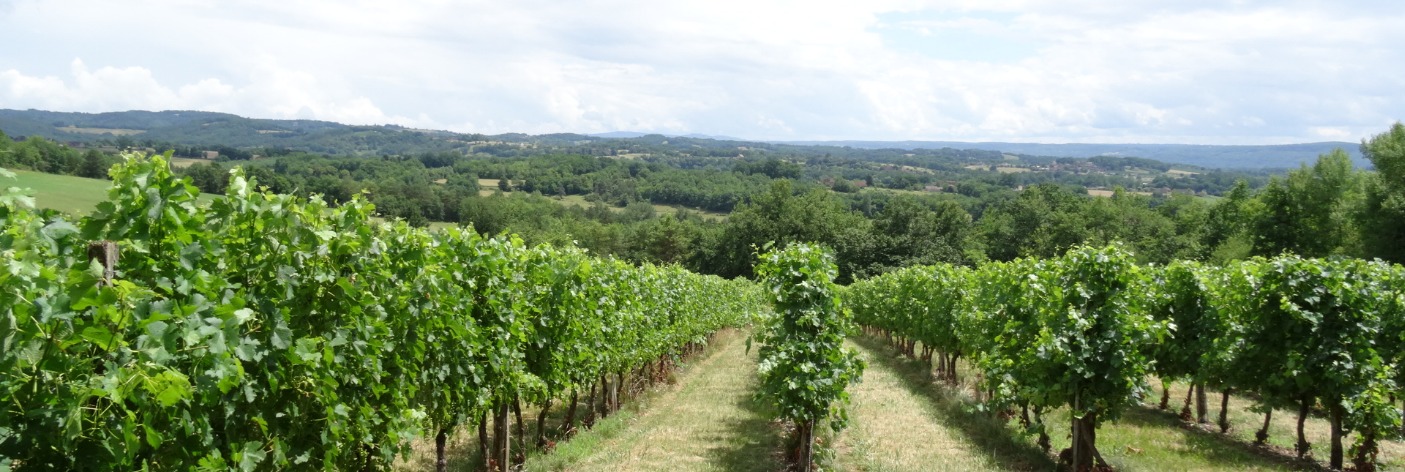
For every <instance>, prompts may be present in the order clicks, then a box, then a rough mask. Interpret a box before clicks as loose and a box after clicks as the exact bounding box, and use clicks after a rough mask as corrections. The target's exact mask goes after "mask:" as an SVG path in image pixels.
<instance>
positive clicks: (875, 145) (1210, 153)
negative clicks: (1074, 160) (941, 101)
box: [784, 141, 1371, 169]
mask: <svg viewBox="0 0 1405 472" xmlns="http://www.w3.org/2000/svg"><path fill="white" fill-rule="evenodd" d="M784 144H795V145H802V146H847V147H853V148H859V149H941V148H951V149H979V150H985V151H1000V152H1005V153H1010V154H1024V155H1030V156H1050V157H1096V156H1110V157H1140V158H1146V159H1155V160H1158V161H1162V162H1170V163H1175V164H1186V165H1193V166H1197V167H1203V168H1207V169H1284V168H1291V167H1297V166H1298V165H1299V164H1304V163H1311V162H1312V161H1313V160H1314V159H1316V158H1317V156H1318V155H1319V154H1326V153H1329V152H1332V150H1333V149H1342V150H1344V151H1346V152H1347V153H1348V154H1350V155H1351V157H1352V161H1353V162H1354V163H1355V164H1356V165H1357V166H1358V167H1369V166H1370V165H1371V163H1370V161H1367V160H1366V158H1365V157H1363V156H1362V155H1361V151H1360V149H1359V148H1360V145H1359V144H1354V143H1347V142H1321V143H1303V144H1280V145H1209V144H1076V143H1075V144H1043V143H1002V142H979V143H971V142H959V141H792V142H785V143H784Z"/></svg>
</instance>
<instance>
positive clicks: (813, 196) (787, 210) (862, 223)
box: [704, 180, 869, 282]
mask: <svg viewBox="0 0 1405 472" xmlns="http://www.w3.org/2000/svg"><path fill="white" fill-rule="evenodd" d="M868 224H869V221H868V220H867V219H866V218H864V217H863V216H862V215H859V214H856V213H853V212H850V211H849V210H848V209H847V208H845V207H844V204H843V202H841V201H839V200H838V199H836V198H835V197H834V196H833V194H831V193H829V192H826V191H824V190H822V189H818V188H816V189H811V190H809V191H806V192H803V193H800V194H795V193H794V191H793V187H792V186H791V182H790V181H789V180H777V181H775V182H773V183H772V185H771V189H770V190H769V191H766V192H763V193H761V194H758V195H755V196H753V197H752V198H751V199H750V201H748V202H747V203H744V204H742V205H741V206H738V207H737V210H736V211H735V212H733V213H732V215H731V216H730V217H728V218H727V223H726V226H725V227H724V229H723V233H722V235H721V236H720V237H719V238H718V239H717V240H716V243H717V244H718V245H719V246H718V247H717V248H716V249H715V251H716V255H717V256H718V257H715V258H713V259H714V260H713V261H712V262H711V267H710V269H711V270H704V271H705V272H712V273H715V274H718V275H722V276H724V277H738V276H745V275H750V274H751V269H752V267H753V266H754V265H755V252H754V251H755V248H759V247H762V246H764V245H766V244H767V243H773V244H775V245H785V244H789V243H792V242H814V243H819V244H821V245H824V246H828V247H830V248H832V249H833V250H834V251H835V252H836V255H837V262H838V264H839V279H838V280H840V281H841V282H845V281H847V280H849V278H850V277H852V274H853V272H854V268H855V265H856V261H858V260H859V259H860V258H861V257H863V256H864V254H865V252H866V251H865V249H866V248H867V246H866V244H867V241H866V237H867V234H868Z"/></svg>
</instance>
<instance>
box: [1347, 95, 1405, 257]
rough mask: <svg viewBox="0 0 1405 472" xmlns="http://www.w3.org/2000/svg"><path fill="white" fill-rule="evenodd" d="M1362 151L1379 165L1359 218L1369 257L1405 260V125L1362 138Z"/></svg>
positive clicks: (1365, 248)
mask: <svg viewBox="0 0 1405 472" xmlns="http://www.w3.org/2000/svg"><path fill="white" fill-rule="evenodd" d="M1361 153H1362V154H1364V155H1365V156H1366V158H1367V159H1370V160H1371V164H1373V165H1375V167H1376V173H1375V174H1374V175H1370V176H1368V177H1367V178H1366V185H1365V187H1366V188H1365V201H1364V204H1363V206H1362V209H1361V212H1360V213H1359V214H1358V215H1357V221H1359V222H1360V225H1361V226H1360V227H1361V243H1362V246H1363V250H1364V253H1365V255H1366V256H1367V257H1379V258H1381V259H1384V260H1387V261H1390V262H1395V263H1405V125H1401V124H1400V123H1398V122H1397V123H1395V125H1394V126H1391V128H1390V130H1388V131H1386V132H1384V133H1381V134H1378V135H1376V136H1373V137H1371V139H1370V140H1362V142H1361Z"/></svg>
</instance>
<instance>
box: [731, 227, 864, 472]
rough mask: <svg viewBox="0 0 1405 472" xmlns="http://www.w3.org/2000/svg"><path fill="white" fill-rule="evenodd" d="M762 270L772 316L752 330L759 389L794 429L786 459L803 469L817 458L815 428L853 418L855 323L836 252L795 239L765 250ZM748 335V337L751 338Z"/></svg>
mask: <svg viewBox="0 0 1405 472" xmlns="http://www.w3.org/2000/svg"><path fill="white" fill-rule="evenodd" d="M761 261H762V262H761V265H760V266H758V267H757V274H758V275H759V276H760V278H761V279H762V283H763V284H764V285H765V288H766V292H767V293H769V294H770V301H771V304H772V305H773V307H774V309H775V314H774V315H772V316H770V317H767V318H766V319H765V320H764V321H763V322H762V327H761V329H760V331H758V332H757V333H756V335H755V339H756V341H757V342H759V343H760V344H761V348H760V355H761V366H760V368H759V369H758V372H759V373H760V375H761V391H760V394H761V395H763V396H764V397H765V398H766V400H767V401H768V402H770V403H771V404H773V405H775V411H776V413H777V416H779V417H780V419H781V420H784V421H786V422H788V423H790V424H792V425H793V426H794V427H795V433H794V435H793V436H792V439H791V446H790V450H791V451H792V452H791V453H790V454H789V459H790V461H791V464H794V465H795V466H796V467H797V468H799V469H800V470H802V471H809V470H811V463H812V462H813V461H814V448H815V434H816V432H815V429H816V428H818V427H820V426H822V425H824V424H825V423H828V424H829V426H830V428H831V429H832V430H833V431H836V432H837V431H841V430H842V429H843V428H844V427H845V426H846V425H847V423H848V414H847V413H846V412H845V406H846V404H847V403H848V401H849V394H848V392H847V391H845V389H846V388H848V386H849V384H850V383H852V382H856V381H858V379H859V378H860V377H861V376H862V375H863V369H864V364H863V361H861V360H859V358H858V356H857V354H855V353H854V351H853V350H852V349H848V348H845V347H844V338H845V336H847V335H848V334H849V331H851V329H852V325H851V323H850V322H849V320H848V317H847V313H846V312H845V311H844V310H843V308H842V307H841V305H840V301H839V297H838V294H837V293H836V287H835V286H834V277H835V275H836V273H837V272H838V270H837V269H836V268H835V266H834V262H833V258H832V256H830V255H829V254H828V253H826V252H824V250H822V249H821V248H819V247H817V246H814V245H809V244H792V245H788V246H786V247H784V248H778V249H775V250H772V251H769V252H767V253H766V254H763V255H762V256H761ZM749 343H750V340H748V344H749Z"/></svg>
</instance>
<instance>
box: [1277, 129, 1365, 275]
mask: <svg viewBox="0 0 1405 472" xmlns="http://www.w3.org/2000/svg"><path fill="white" fill-rule="evenodd" d="M1359 182H1360V179H1358V177H1357V174H1356V173H1355V172H1354V171H1353V170H1352V167H1351V157H1350V156H1347V154H1346V152H1345V151H1342V150H1341V149H1337V150H1335V151H1332V152H1331V153H1328V154H1323V155H1321V156H1318V158H1317V163H1316V164H1314V165H1313V166H1312V167H1311V168H1308V167H1307V165H1306V164H1304V165H1303V166H1302V167H1301V168H1299V169H1297V170H1294V171H1292V172H1289V173H1288V176H1287V177H1286V178H1284V179H1273V180H1271V181H1270V182H1269V184H1268V187H1265V188H1264V190H1263V192H1262V193H1260V194H1259V201H1260V202H1262V204H1263V211H1262V212H1261V213H1260V214H1259V215H1258V217H1257V218H1256V219H1255V220H1254V222H1253V227H1252V232H1253V233H1252V234H1253V241H1254V254H1255V255H1263V256H1272V255H1278V254H1281V253H1285V252H1287V253H1293V254H1298V255H1301V256H1305V257H1323V256H1327V255H1329V254H1334V253H1340V252H1342V249H1343V248H1345V247H1350V246H1351V245H1352V243H1351V241H1350V239H1351V238H1354V237H1355V235H1354V234H1353V233H1352V232H1351V231H1350V229H1351V222H1350V220H1349V218H1348V216H1349V215H1350V209H1349V208H1348V206H1349V205H1350V203H1351V202H1352V201H1353V198H1354V197H1355V194H1356V193H1357V189H1358V188H1359Z"/></svg>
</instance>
